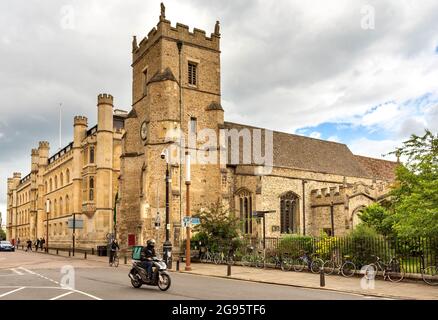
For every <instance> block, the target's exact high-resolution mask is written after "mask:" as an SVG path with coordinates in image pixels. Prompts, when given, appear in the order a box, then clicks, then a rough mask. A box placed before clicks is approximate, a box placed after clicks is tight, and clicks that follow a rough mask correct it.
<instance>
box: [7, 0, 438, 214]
mask: <svg viewBox="0 0 438 320" xmlns="http://www.w3.org/2000/svg"><path fill="white" fill-rule="evenodd" d="M159 3H160V1H155V0H123V1H122V0H105V1H104V0H70V1H69V0H66V1H64V0H63V1H60V0H15V1H12V0H2V1H1V2H0V97H1V103H0V211H1V212H5V210H6V209H5V203H6V179H7V177H8V176H9V175H10V174H11V173H12V172H14V171H21V172H22V173H23V175H25V174H27V173H28V172H29V170H30V150H31V148H33V147H35V146H37V142H38V141H39V140H48V141H50V142H51V145H52V150H53V151H56V150H55V149H57V148H58V147H59V142H58V117H59V103H62V105H63V116H62V118H63V123H64V128H63V141H62V144H66V143H68V142H70V141H71V139H72V121H73V116H74V115H86V116H88V118H89V119H90V122H91V123H93V124H94V123H95V122H96V96H97V94H98V93H101V92H108V93H111V94H113V95H114V97H115V103H116V106H117V107H118V108H121V109H126V110H129V109H130V104H131V100H130V95H131V78H130V77H131V74H130V62H131V61H130V59H131V53H130V52H131V39H132V35H137V36H138V37H140V38H142V37H144V36H145V35H146V34H147V33H148V32H149V30H150V29H151V28H152V27H154V26H155V25H156V23H157V22H158V16H159V11H160V6H159ZM165 5H166V17H167V18H168V19H169V20H171V21H172V25H175V24H176V22H177V21H178V22H181V23H184V24H187V25H189V26H190V28H191V29H193V27H197V28H200V29H204V30H206V31H207V33H208V34H209V33H211V32H213V29H214V24H215V21H216V20H220V21H221V33H222V40H221V45H222V90H223V91H222V94H223V96H222V105H223V107H224V109H225V112H226V113H225V117H226V120H228V121H235V122H241V123H245V124H251V125H256V126H263V127H268V128H273V129H276V130H282V131H286V132H290V133H297V134H302V135H307V136H311V137H316V138H320V139H328V140H333V141H339V142H342V143H346V144H348V146H349V147H350V148H351V150H352V151H353V152H354V153H356V154H362V155H368V156H374V157H381V156H382V154H384V153H387V152H388V151H391V150H393V149H394V147H396V146H397V145H399V144H400V143H401V141H403V140H404V139H406V138H407V137H408V136H409V135H410V134H412V133H421V132H422V131H423V130H424V128H426V127H427V128H429V129H431V130H433V131H435V132H436V131H437V130H438V87H437V84H438V19H437V12H438V2H437V1H436V0H422V1H417V0H385V1H382V0H375V1H373V0H369V1H362V0H331V1H327V0H306V1H302V0H301V1H298V0H297V1H295V0H287V1H286V0H275V1H274V0H263V1H262V0H238V1H236V0H223V1H213V0H184V1H181V0H178V1H176V0H168V1H165Z"/></svg>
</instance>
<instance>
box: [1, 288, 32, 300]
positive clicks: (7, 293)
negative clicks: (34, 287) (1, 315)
mask: <svg viewBox="0 0 438 320" xmlns="http://www.w3.org/2000/svg"><path fill="white" fill-rule="evenodd" d="M24 288H26V287H20V288H18V289H15V290H12V291H9V292H6V293H3V294H1V295H0V298H3V297H6V296H7V295H10V294H12V293H14V292H17V291H20V290H23V289H24Z"/></svg>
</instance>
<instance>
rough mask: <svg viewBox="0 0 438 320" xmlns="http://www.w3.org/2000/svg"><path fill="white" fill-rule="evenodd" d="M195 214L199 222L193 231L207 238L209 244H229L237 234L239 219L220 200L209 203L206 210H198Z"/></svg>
mask: <svg viewBox="0 0 438 320" xmlns="http://www.w3.org/2000/svg"><path fill="white" fill-rule="evenodd" d="M196 216H197V217H199V218H200V220H201V224H200V225H198V226H197V227H196V229H195V231H198V232H199V233H200V234H202V235H204V236H203V237H202V238H206V239H208V242H209V244H212V243H215V244H218V243H226V244H231V242H232V241H233V239H235V238H236V237H237V236H238V235H239V229H240V219H239V218H236V217H235V216H234V215H233V214H232V213H231V212H230V211H229V210H228V209H226V208H225V207H224V206H223V205H222V204H221V203H220V202H217V203H214V204H212V205H210V207H209V208H207V209H206V210H205V209H204V210H200V211H199V212H198V213H197V214H196Z"/></svg>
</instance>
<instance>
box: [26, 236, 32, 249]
mask: <svg viewBox="0 0 438 320" xmlns="http://www.w3.org/2000/svg"><path fill="white" fill-rule="evenodd" d="M29 250H30V251H32V241H31V240H30V239H29V240H27V248H26V252H28V251H29Z"/></svg>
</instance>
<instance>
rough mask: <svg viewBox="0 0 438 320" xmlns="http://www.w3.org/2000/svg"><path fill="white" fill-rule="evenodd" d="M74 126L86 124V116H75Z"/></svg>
mask: <svg viewBox="0 0 438 320" xmlns="http://www.w3.org/2000/svg"><path fill="white" fill-rule="evenodd" d="M74 125H75V126H88V118H87V117H84V116H76V117H75V119H74Z"/></svg>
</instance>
